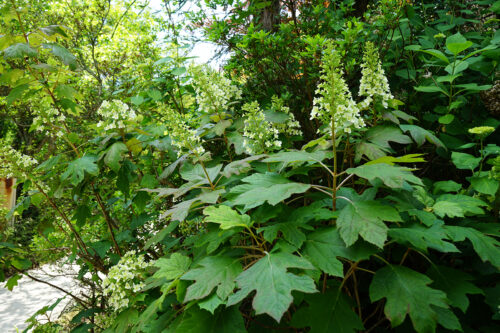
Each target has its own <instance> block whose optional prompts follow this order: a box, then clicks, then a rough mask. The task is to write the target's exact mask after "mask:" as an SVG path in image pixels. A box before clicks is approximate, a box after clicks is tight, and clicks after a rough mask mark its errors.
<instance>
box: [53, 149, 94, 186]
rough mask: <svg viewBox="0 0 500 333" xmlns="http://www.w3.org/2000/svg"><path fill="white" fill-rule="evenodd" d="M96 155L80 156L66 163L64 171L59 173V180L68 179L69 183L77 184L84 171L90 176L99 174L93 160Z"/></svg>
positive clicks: (81, 178)
mask: <svg viewBox="0 0 500 333" xmlns="http://www.w3.org/2000/svg"><path fill="white" fill-rule="evenodd" d="M96 161H97V157H96V156H93V155H85V156H82V157H80V158H78V159H76V160H74V161H72V162H70V163H69V164H68V167H67V168H66V171H65V172H64V173H63V174H62V175H61V180H66V179H68V178H69V179H70V181H71V184H73V185H75V186H76V185H78V184H79V183H81V182H82V180H83V178H84V177H85V173H88V174H90V175H92V176H97V175H98V174H99V168H98V167H97V164H95V162H96Z"/></svg>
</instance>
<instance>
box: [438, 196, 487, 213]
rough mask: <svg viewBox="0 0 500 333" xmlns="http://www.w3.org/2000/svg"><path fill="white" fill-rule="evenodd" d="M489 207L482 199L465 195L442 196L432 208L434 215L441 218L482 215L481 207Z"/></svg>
mask: <svg viewBox="0 0 500 333" xmlns="http://www.w3.org/2000/svg"><path fill="white" fill-rule="evenodd" d="M484 206H488V204H487V203H485V202H484V201H482V200H481V199H478V198H475V197H470V196H468V195H463V194H442V195H440V196H439V197H438V198H437V199H436V203H435V204H434V205H433V206H432V209H433V211H434V213H435V214H436V215H437V216H439V217H444V216H448V217H464V216H465V215H466V214H471V215H473V214H475V215H481V214H484V210H483V209H482V208H481V207H484Z"/></svg>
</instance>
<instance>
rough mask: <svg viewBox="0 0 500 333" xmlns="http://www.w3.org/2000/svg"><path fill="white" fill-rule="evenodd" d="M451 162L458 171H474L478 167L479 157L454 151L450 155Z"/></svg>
mask: <svg viewBox="0 0 500 333" xmlns="http://www.w3.org/2000/svg"><path fill="white" fill-rule="evenodd" d="M451 160H452V162H453V164H455V166H456V167H457V168H458V169H462V170H472V171H474V169H475V168H477V167H478V166H479V162H480V161H481V157H474V156H473V155H470V154H466V153H459V152H456V151H454V152H452V153H451Z"/></svg>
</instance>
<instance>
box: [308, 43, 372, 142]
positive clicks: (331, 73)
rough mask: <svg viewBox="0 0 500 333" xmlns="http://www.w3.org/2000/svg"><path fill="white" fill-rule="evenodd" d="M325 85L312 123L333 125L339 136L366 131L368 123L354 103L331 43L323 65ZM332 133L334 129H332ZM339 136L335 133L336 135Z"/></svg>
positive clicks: (321, 90)
mask: <svg viewBox="0 0 500 333" xmlns="http://www.w3.org/2000/svg"><path fill="white" fill-rule="evenodd" d="M320 78H321V83H320V84H319V85H318V88H317V89H316V94H317V95H318V96H317V97H315V98H314V101H313V108H312V111H311V119H319V120H320V121H321V122H323V123H324V124H332V122H333V126H334V127H335V132H336V133H339V131H344V132H346V133H350V132H351V129H352V128H362V127H364V126H365V122H364V120H363V118H362V117H361V115H360V110H359V109H358V106H357V105H356V103H355V102H354V100H353V99H352V95H351V92H350V91H349V87H348V86H347V83H346V82H345V80H344V78H343V70H342V68H341V64H340V54H339V53H338V52H336V51H335V50H334V49H333V44H332V43H328V44H327V47H326V49H325V53H324V55H323V57H322V64H321V76H320ZM329 130H330V131H331V129H329ZM334 135H335V133H334Z"/></svg>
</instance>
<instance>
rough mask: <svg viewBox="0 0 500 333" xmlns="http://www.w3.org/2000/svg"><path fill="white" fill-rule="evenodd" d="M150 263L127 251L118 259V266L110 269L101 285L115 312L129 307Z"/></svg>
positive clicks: (142, 284)
mask: <svg viewBox="0 0 500 333" xmlns="http://www.w3.org/2000/svg"><path fill="white" fill-rule="evenodd" d="M150 266H152V264H151V263H147V262H145V261H144V256H143V255H137V254H136V252H135V251H133V250H132V251H129V252H127V253H125V255H124V256H123V257H122V258H121V259H120V261H119V262H118V264H116V265H115V266H113V267H111V269H110V270H109V273H108V275H107V276H106V278H105V279H104V281H103V283H102V287H103V293H104V295H105V296H109V298H108V301H109V305H111V307H113V309H115V310H116V311H120V310H123V309H125V308H126V307H128V306H129V303H130V298H131V297H132V296H133V295H134V294H135V293H137V292H139V291H140V290H141V289H142V288H144V287H145V284H144V282H143V280H144V277H145V272H146V269H147V268H148V267H150Z"/></svg>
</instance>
